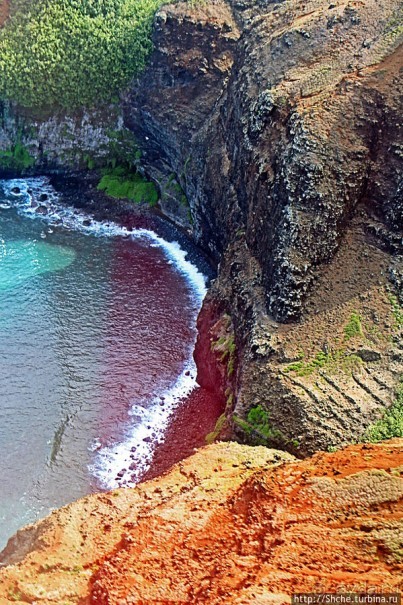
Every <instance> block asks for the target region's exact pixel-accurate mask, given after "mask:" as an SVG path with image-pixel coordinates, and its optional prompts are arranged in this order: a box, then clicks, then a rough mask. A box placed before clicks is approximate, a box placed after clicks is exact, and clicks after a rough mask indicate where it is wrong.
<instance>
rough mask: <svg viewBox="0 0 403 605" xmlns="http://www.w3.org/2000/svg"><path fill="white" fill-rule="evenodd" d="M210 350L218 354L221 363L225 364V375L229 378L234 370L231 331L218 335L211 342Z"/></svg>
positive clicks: (234, 349)
mask: <svg viewBox="0 0 403 605" xmlns="http://www.w3.org/2000/svg"><path fill="white" fill-rule="evenodd" d="M211 350H212V351H215V352H217V353H219V354H220V356H219V360H220V362H221V363H226V364H227V376H228V377H229V378H230V377H231V376H232V375H233V373H234V370H235V359H236V344H235V336H234V333H233V332H230V333H229V334H225V335H224V336H220V338H218V340H215V341H213V342H212V343H211Z"/></svg>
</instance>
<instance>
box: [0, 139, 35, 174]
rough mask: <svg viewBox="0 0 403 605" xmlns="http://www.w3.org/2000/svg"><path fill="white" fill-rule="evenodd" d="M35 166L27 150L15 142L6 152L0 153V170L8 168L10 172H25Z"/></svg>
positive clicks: (33, 159)
mask: <svg viewBox="0 0 403 605" xmlns="http://www.w3.org/2000/svg"><path fill="white" fill-rule="evenodd" d="M34 164H35V158H33V157H32V156H31V155H30V154H29V152H28V150H27V149H26V148H25V147H24V146H23V145H21V143H20V142H17V143H16V144H15V145H13V146H12V147H11V149H8V150H6V151H0V166H1V168H9V169H11V170H26V169H27V168H31V166H33V165H34Z"/></svg>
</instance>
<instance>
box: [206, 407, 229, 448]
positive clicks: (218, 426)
mask: <svg viewBox="0 0 403 605" xmlns="http://www.w3.org/2000/svg"><path fill="white" fill-rule="evenodd" d="M226 423H227V417H226V415H225V414H221V416H220V417H219V418H218V420H217V422H216V423H215V427H214V429H213V430H212V431H211V433H208V435H206V443H208V444H211V443H214V441H215V440H216V439H217V438H218V437H219V436H220V433H221V431H222V429H223V428H224V426H225V425H226Z"/></svg>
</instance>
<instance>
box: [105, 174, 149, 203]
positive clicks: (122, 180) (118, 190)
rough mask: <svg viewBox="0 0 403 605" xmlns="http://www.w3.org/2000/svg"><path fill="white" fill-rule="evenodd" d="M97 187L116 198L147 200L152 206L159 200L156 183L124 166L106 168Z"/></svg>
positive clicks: (140, 201) (139, 201) (136, 200)
mask: <svg viewBox="0 0 403 605" xmlns="http://www.w3.org/2000/svg"><path fill="white" fill-rule="evenodd" d="M97 189H99V190H101V191H105V193H106V194H107V195H110V196H111V197H114V198H116V199H128V200H132V201H133V202H136V203H142V202H146V203H147V204H149V205H150V206H155V204H156V203H157V202H158V191H157V189H156V187H155V185H154V183H152V182H151V181H147V180H146V179H145V178H144V177H143V176H141V174H139V173H138V172H132V171H130V170H128V169H127V168H124V167H123V166H117V167H116V168H110V169H107V170H105V171H104V174H103V177H102V179H101V180H100V182H99V184H98V187H97Z"/></svg>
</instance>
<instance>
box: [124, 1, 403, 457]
mask: <svg viewBox="0 0 403 605" xmlns="http://www.w3.org/2000/svg"><path fill="white" fill-rule="evenodd" d="M401 19H402V14H401V5H400V3H399V2H398V1H396V0H382V1H381V2H375V0H368V1H367V2H365V3H355V2H343V1H338V2H334V3H330V4H324V3H323V2H320V1H319V0H310V1H307V2H304V3H298V2H291V3H290V2H287V3H284V2H269V3H255V2H248V1H243V2H232V1H230V2H224V1H221V0H217V1H215V2H209V3H208V4H200V5H196V6H194V5H189V4H186V3H179V4H176V5H174V6H165V7H164V8H163V9H162V10H161V11H160V12H159V13H158V14H157V18H156V27H155V32H154V45H155V50H154V53H153V55H152V57H151V61H150V65H149V67H148V69H147V70H146V72H145V73H144V75H143V77H142V78H140V80H139V81H137V82H136V83H135V84H134V86H133V89H132V93H131V95H130V96H129V98H128V99H127V103H126V105H125V123H126V124H127V126H128V127H129V128H131V129H132V130H133V132H134V133H135V136H136V138H137V140H138V141H139V144H140V146H141V149H142V153H143V156H142V159H143V161H144V163H145V166H146V170H147V172H148V173H150V174H151V175H152V176H153V177H154V178H155V179H156V180H158V181H159V182H163V180H164V178H167V175H169V174H170V173H173V174H174V175H175V177H176V178H177V179H178V182H179V183H180V185H181V187H182V189H183V191H184V193H185V195H186V198H187V200H188V203H189V205H190V212H191V216H192V223H193V232H194V235H195V238H196V240H197V241H198V243H199V244H200V245H201V246H202V247H203V248H204V249H205V250H206V251H208V252H209V253H210V254H211V255H212V257H213V258H215V259H216V261H217V262H219V263H220V266H219V276H218V280H217V281H216V283H215V284H214V285H213V288H212V289H211V291H210V294H209V295H208V298H207V301H206V305H205V308H204V311H202V316H201V319H200V325H204V326H208V325H210V327H209V328H208V329H209V330H210V329H211V328H212V326H213V324H214V323H215V322H217V321H218V319H219V317H218V315H219V314H220V313H221V317H222V318H223V317H224V316H226V315H228V316H230V318H231V322H232V325H233V327H234V334H235V336H234V342H235V345H236V355H237V360H238V361H237V364H236V371H235V372H234V374H233V376H232V379H231V388H232V390H233V392H234V395H235V397H234V401H235V402H236V404H235V408H234V409H232V410H231V412H230V413H229V416H228V419H229V422H230V423H232V424H233V422H234V419H235V421H236V419H241V420H243V421H244V420H245V419H246V418H247V415H248V413H249V411H250V410H251V409H252V408H253V409H256V408H259V406H260V407H262V408H263V409H264V411H265V412H266V413H267V414H268V417H270V419H271V422H272V424H273V427H275V431H274V432H273V431H271V432H270V436H271V442H273V441H272V438H273V435H274V434H275V435H277V441H281V442H282V446H285V447H288V448H291V449H293V448H297V450H298V451H299V452H300V453H303V454H305V453H307V452H312V451H314V450H315V449H316V448H317V447H327V446H329V445H334V444H336V443H343V442H345V441H349V440H351V439H356V438H359V436H360V435H362V433H363V431H364V430H365V428H366V427H367V426H368V425H369V424H370V423H371V422H372V421H373V420H374V419H375V418H376V417H378V416H379V414H380V411H381V410H382V408H383V407H384V406H386V405H390V403H391V401H392V400H393V396H394V390H395V388H396V385H397V384H398V382H399V377H400V375H401V374H402V370H403V368H402V365H401V353H400V352H399V351H400V349H399V344H398V341H399V333H400V332H399V330H400V327H399V323H398V322H396V321H395V318H394V315H393V309H392V306H391V305H390V304H388V300H389V298H390V293H389V292H388V288H389V287H390V282H389V276H390V275H392V274H393V275H394V276H395V277H396V276H398V275H401V267H402V263H401V258H399V254H402V251H403V247H402V242H403V235H402V224H403V201H402V193H401V187H402V184H401V174H402V168H403V166H402V159H403V158H402V153H401V150H402V147H401V145H402V122H401V110H402V98H401V87H400V84H399V83H400V76H401V74H400V69H401V64H402V46H401V35H402V32H401ZM395 283H396V284H398V283H400V282H399V278H398V277H396V279H395ZM212 309H215V311H214V312H212ZM380 312H381V313H382V315H380ZM217 314H218V315H217ZM203 315H204V317H205V319H203ZM355 316H358V317H359V318H360V319H359V321H360V322H361V324H360V325H361V328H360V329H359V330H358V332H357V334H355V336H354V338H350V337H349V336H347V332H348V328H347V326H348V325H349V322H350V320H351V318H352V317H355ZM213 317H214V320H213V319H212V318H213ZM209 322H210V324H209ZM211 322H213V323H211ZM346 331H347V332H346ZM213 339H214V336H212V337H211V342H210V348H209V347H208V346H206V343H205V342H204V341H203V337H201V338H200V340H199V347H201V348H200V350H197V351H196V357H197V358H198V359H202V358H207V359H209V358H211V352H212V351H211V347H212V346H213ZM365 347H366V348H368V347H369V348H370V349H371V350H372V349H375V350H376V351H375V353H373V354H372V356H371V354H370V355H369V357H371V361H368V355H367V356H366V358H367V361H364V362H363V364H361V363H360V361H359V360H358V361H357V355H358V357H360V355H361V353H359V350H360V349H363V348H365ZM318 356H319V359H321V360H322V361H323V364H322V361H320V363H319V362H318V363H316V365H315V363H314V362H315V360H318ZM323 356H324V359H323ZM364 356H365V354H364ZM213 357H214V356H213ZM216 357H217V356H216ZM375 358H376V359H375ZM360 360H361V357H360ZM212 362H214V359H212ZM355 362H356V363H355ZM293 363H299V364H300V365H299V366H292V364H293ZM312 363H313V365H314V371H311V369H312ZM304 364H305V365H304ZM309 364H311V365H309ZM321 364H322V365H321ZM293 367H294V369H290V368H293ZM295 368H297V369H295ZM202 374H203V373H202V372H200V380H202V381H203V375H202ZM299 374H302V375H299ZM321 374H324V376H322V375H321ZM374 376H375V378H374ZM318 384H319V386H318ZM228 388H229V387H228V384H226V387H225V389H226V391H228ZM231 414H232V416H231ZM252 428H253V427H252ZM232 430H233V432H235V434H237V435H238V436H239V438H248V439H249V438H250V435H249V436H248V435H247V434H245V425H243V428H242V426H241V425H240V424H239V423H238V424H237V425H236V422H235V424H233V429H232ZM280 435H281V439H280V437H279V436H280ZM297 443H298V446H297ZM291 444H294V445H291ZM277 445H279V443H277Z"/></svg>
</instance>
